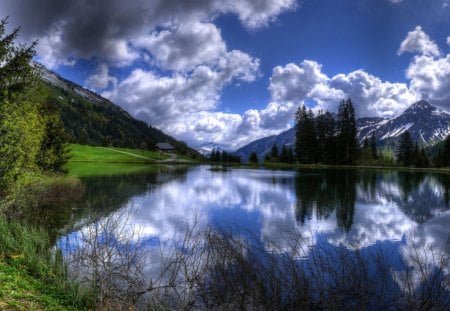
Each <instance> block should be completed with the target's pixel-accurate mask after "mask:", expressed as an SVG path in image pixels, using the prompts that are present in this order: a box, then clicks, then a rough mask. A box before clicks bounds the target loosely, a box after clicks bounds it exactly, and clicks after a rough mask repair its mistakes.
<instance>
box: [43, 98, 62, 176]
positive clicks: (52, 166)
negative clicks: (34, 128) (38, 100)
mask: <svg viewBox="0 0 450 311" xmlns="http://www.w3.org/2000/svg"><path fill="white" fill-rule="evenodd" d="M40 113H41V115H42V116H44V126H45V129H44V137H43V139H42V141H41V146H40V150H39V153H38V155H37V159H36V161H37V164H38V165H39V167H41V168H42V169H43V170H44V171H48V172H59V171H61V169H62V167H63V166H64V164H65V163H66V162H67V161H68V159H69V154H68V153H69V151H68V148H67V147H68V146H67V143H66V142H67V140H68V137H67V135H66V132H65V130H64V126H63V124H62V122H61V119H60V118H59V115H58V114H57V112H56V110H55V108H54V107H53V106H52V105H49V104H45V105H43V107H42V108H41V112H40Z"/></svg>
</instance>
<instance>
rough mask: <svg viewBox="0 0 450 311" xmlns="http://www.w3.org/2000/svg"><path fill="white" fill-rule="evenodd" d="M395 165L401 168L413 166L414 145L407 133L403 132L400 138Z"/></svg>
mask: <svg viewBox="0 0 450 311" xmlns="http://www.w3.org/2000/svg"><path fill="white" fill-rule="evenodd" d="M396 157H397V164H398V165H401V166H411V165H413V164H414V143H413V141H412V139H411V134H410V133H409V131H405V132H403V134H402V135H401V136H400V139H399V142H398V146H397V150H396Z"/></svg>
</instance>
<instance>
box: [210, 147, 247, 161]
mask: <svg viewBox="0 0 450 311" xmlns="http://www.w3.org/2000/svg"><path fill="white" fill-rule="evenodd" d="M209 161H210V162H222V163H241V157H240V156H237V155H234V154H231V153H228V152H226V151H225V150H224V151H222V152H220V151H219V150H213V151H212V152H211V154H210V156H209Z"/></svg>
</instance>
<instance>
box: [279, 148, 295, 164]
mask: <svg viewBox="0 0 450 311" xmlns="http://www.w3.org/2000/svg"><path fill="white" fill-rule="evenodd" d="M280 162H281V163H293V162H294V152H293V151H292V148H291V147H286V145H283V147H281V153H280Z"/></svg>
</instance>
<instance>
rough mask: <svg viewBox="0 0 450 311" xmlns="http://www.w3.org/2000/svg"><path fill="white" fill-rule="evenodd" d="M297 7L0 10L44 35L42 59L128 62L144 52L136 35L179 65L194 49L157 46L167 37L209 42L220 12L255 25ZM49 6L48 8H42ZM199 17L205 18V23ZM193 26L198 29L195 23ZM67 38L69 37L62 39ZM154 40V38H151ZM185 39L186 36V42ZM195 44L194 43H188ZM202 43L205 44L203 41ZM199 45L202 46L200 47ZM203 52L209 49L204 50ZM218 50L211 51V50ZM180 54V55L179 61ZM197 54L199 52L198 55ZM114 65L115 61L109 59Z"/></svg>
mask: <svg viewBox="0 0 450 311" xmlns="http://www.w3.org/2000/svg"><path fill="white" fill-rule="evenodd" d="M295 7H296V0H276V1H274V0H260V1H253V0H243V1H238V0H232V1H222V0H200V1H179V0H154V1H147V0H134V1H131V2H124V1H121V0H96V1H82V2H80V1H70V0H5V1H1V2H0V11H1V12H6V13H7V14H8V15H10V16H13V18H12V19H11V20H12V23H15V25H21V26H22V31H21V35H22V36H24V37H25V39H27V40H30V39H40V41H41V45H46V47H45V48H46V49H48V50H52V51H53V52H52V53H51V54H44V53H40V54H39V55H40V56H41V62H43V63H44V64H46V65H50V66H52V67H55V66H57V65H59V64H65V63H67V62H68V56H71V57H75V58H84V59H92V58H94V57H97V58H102V60H103V61H105V60H106V61H111V62H114V65H118V66H124V65H129V64H130V63H132V62H133V61H135V60H136V59H137V58H138V57H139V49H138V48H136V47H134V46H133V43H134V42H133V41H134V40H135V39H136V38H143V39H142V40H143V41H148V42H147V43H148V44H149V45H150V47H151V49H150V51H151V52H152V51H155V52H156V53H157V54H158V55H157V56H158V57H160V58H158V57H157V58H158V60H159V61H161V62H162V63H164V62H165V61H169V60H170V59H171V57H172V58H173V57H174V59H175V63H176V65H175V67H176V68H178V67H177V66H181V65H182V64H183V59H184V61H186V60H187V59H188V58H189V57H190V56H192V55H189V53H191V54H192V53H193V52H195V51H193V50H187V51H186V52H187V55H184V54H182V53H180V51H178V52H179V54H181V55H177V54H176V52H175V54H172V53H171V52H168V51H162V50H161V49H157V47H156V46H155V45H154V44H157V43H158V42H160V43H162V44H163V48H162V49H164V48H165V47H167V42H168V41H167V40H169V39H170V38H172V39H173V40H181V41H179V42H175V43H174V45H175V46H178V47H181V46H183V40H188V39H189V38H191V39H192V38H194V37H193V35H195V34H196V35H198V36H199V37H195V40H200V41H201V42H202V43H205V40H206V37H205V36H207V35H208V34H212V35H213V37H212V38H211V39H212V41H210V42H214V40H216V41H217V38H218V35H217V33H215V34H214V31H216V29H214V27H212V25H211V24H208V23H207V21H211V20H213V19H214V18H215V17H216V16H218V15H220V14H228V13H231V14H235V15H237V16H238V18H239V20H240V21H241V22H242V24H243V25H244V26H245V27H246V28H248V29H251V30H256V29H259V28H261V27H264V26H267V24H268V23H269V22H271V21H273V20H275V19H276V18H277V16H278V15H279V14H281V13H283V12H285V11H287V10H291V9H294V8H295ZM42 8H45V9H42ZM200 21H202V22H205V21H206V23H205V24H203V25H202V24H201V23H200ZM168 22H171V23H175V24H177V25H178V27H177V29H174V28H171V29H168V30H167V31H158V29H159V28H161V27H162V28H165V27H166V26H167V23H168ZM192 26H194V29H190V27H192ZM60 38H64V40H60ZM152 43H154V44H152ZM184 44H186V41H185V42H184ZM189 46H190V47H191V48H193V45H192V44H191V45H189ZM200 47H205V45H202V46H200ZM200 47H199V48H200ZM198 51H200V50H199V49H198ZM200 52H201V54H202V53H204V51H200ZM210 53H212V54H214V52H213V51H207V52H206V54H207V55H209V54H210ZM177 56H180V57H181V60H180V61H178V59H177V58H176V57H177ZM194 58H198V55H195V57H194ZM110 65H111V64H110Z"/></svg>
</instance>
